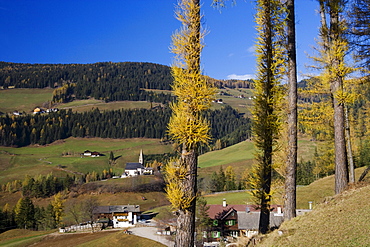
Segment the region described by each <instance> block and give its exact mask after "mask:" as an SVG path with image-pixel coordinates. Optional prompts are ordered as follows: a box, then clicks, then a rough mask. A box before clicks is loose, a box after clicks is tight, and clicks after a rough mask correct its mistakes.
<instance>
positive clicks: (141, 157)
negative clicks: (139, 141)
mask: <svg viewBox="0 0 370 247" xmlns="http://www.w3.org/2000/svg"><path fill="white" fill-rule="evenodd" d="M139 163H140V164H142V165H143V164H144V155H143V150H142V149H141V150H140V156H139Z"/></svg>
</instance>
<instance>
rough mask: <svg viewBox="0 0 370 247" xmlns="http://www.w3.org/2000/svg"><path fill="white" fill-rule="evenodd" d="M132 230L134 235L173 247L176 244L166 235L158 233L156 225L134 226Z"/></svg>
mask: <svg viewBox="0 0 370 247" xmlns="http://www.w3.org/2000/svg"><path fill="white" fill-rule="evenodd" d="M130 231H131V232H132V234H134V235H137V236H140V237H143V238H148V239H151V240H154V241H157V242H159V243H162V244H164V245H166V246H169V247H173V246H174V245H175V243H174V242H172V241H170V240H168V239H166V237H165V236H161V235H158V234H157V228H156V227H132V228H130Z"/></svg>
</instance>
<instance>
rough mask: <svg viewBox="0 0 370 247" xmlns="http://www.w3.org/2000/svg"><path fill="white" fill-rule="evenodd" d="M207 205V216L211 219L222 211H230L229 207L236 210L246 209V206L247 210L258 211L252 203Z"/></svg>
mask: <svg viewBox="0 0 370 247" xmlns="http://www.w3.org/2000/svg"><path fill="white" fill-rule="evenodd" d="M208 206H209V209H208V216H209V217H210V218H211V219H215V217H216V216H217V215H220V213H221V212H224V214H226V213H227V212H229V211H230V209H231V208H233V209H235V210H236V211H246V210H247V208H248V210H249V211H258V210H257V209H255V208H256V206H254V205H240V204H234V205H227V206H226V207H223V206H222V205H220V204H211V205H208Z"/></svg>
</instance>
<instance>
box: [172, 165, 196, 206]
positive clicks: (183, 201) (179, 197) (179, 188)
mask: <svg viewBox="0 0 370 247" xmlns="http://www.w3.org/2000/svg"><path fill="white" fill-rule="evenodd" d="M188 176H189V171H188V169H187V168H186V167H185V166H184V164H181V163H180V160H171V161H170V162H169V163H168V164H167V166H166V168H165V178H166V181H167V185H166V189H165V191H166V193H167V198H168V200H169V201H170V202H171V204H172V208H173V209H174V210H186V209H188V208H189V207H190V205H191V203H192V201H193V200H194V199H195V196H192V195H191V190H189V189H188V188H187V187H186V184H185V183H186V178H187V177H188Z"/></svg>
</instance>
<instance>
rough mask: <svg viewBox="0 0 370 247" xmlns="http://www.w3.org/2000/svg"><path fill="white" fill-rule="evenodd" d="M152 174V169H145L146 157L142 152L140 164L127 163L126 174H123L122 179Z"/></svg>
mask: <svg viewBox="0 0 370 247" xmlns="http://www.w3.org/2000/svg"><path fill="white" fill-rule="evenodd" d="M152 174H153V168H152V167H144V155H143V150H141V151H140V155H139V162H130V163H126V168H125V172H124V173H123V174H122V176H121V178H126V177H134V176H139V175H152Z"/></svg>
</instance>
